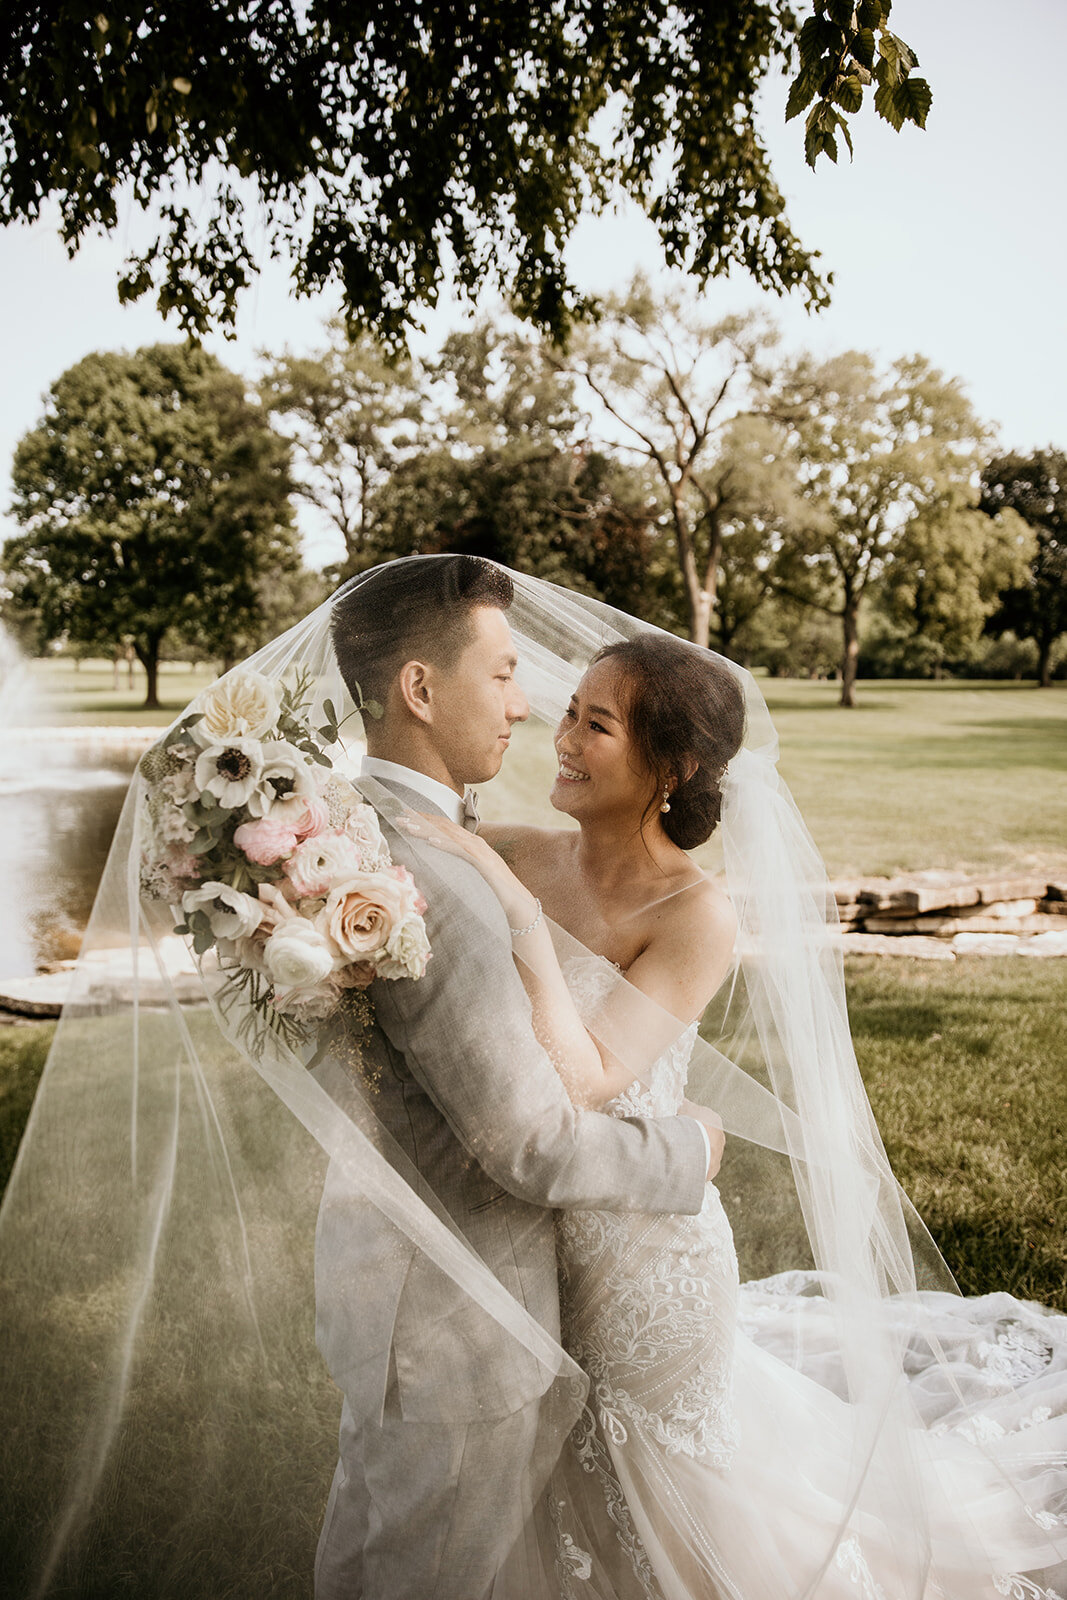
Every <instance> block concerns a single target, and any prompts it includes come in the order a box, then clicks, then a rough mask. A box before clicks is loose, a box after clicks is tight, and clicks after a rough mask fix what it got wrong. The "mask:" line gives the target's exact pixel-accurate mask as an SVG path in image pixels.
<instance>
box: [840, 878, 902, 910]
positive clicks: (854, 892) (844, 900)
mask: <svg viewBox="0 0 1067 1600" xmlns="http://www.w3.org/2000/svg"><path fill="white" fill-rule="evenodd" d="M892 881H893V880H892V879H891V878H842V879H839V880H838V881H837V882H836V883H832V884H831V885H830V889H831V891H832V893H833V896H834V899H835V900H836V901H837V903H838V905H839V906H840V905H851V904H853V903H854V902H859V903H861V904H865V905H877V904H878V901H879V900H880V899H881V897H882V895H883V894H884V893H885V891H886V890H887V889H888V888H889V886H890V884H891V883H892Z"/></svg>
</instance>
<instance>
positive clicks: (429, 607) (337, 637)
mask: <svg viewBox="0 0 1067 1600" xmlns="http://www.w3.org/2000/svg"><path fill="white" fill-rule="evenodd" d="M514 595H515V590H514V586H513V584H512V582H511V578H510V577H509V576H508V574H507V572H506V571H505V570H504V568H503V567H498V566H496V565H495V564H494V563H493V562H492V561H485V560H483V559H482V557H481V556H451V555H450V556H405V557H403V558H402V559H400V560H398V561H390V562H388V563H386V565H385V566H382V567H379V568H378V569H377V570H376V571H375V572H373V573H372V574H368V576H367V577H366V578H364V579H363V580H362V581H361V580H360V579H355V580H354V581H353V583H352V586H351V587H350V588H345V589H342V590H340V591H339V593H338V595H337V597H336V598H335V600H334V605H333V615H332V618H331V623H330V629H331V634H332V638H333V647H334V653H335V654H336V656H337V664H338V666H339V667H340V669H341V676H342V677H343V678H344V680H345V683H346V684H347V685H348V688H349V691H350V692H351V694H352V697H353V699H354V700H355V701H356V703H357V705H358V704H359V696H360V694H362V697H363V699H364V700H377V701H378V702H379V703H380V704H382V705H384V704H385V702H386V700H387V698H388V695H389V690H390V688H391V686H392V684H393V681H394V680H395V678H396V676H397V674H398V673H399V671H400V669H401V667H403V666H404V664H405V662H407V661H427V662H430V663H431V664H432V665H433V666H436V667H440V668H441V669H442V670H443V671H445V672H448V671H450V670H451V668H452V667H454V666H455V664H456V662H457V661H458V660H459V658H460V656H461V655H462V654H463V651H464V649H465V648H466V646H467V644H468V643H469V641H470V638H471V619H472V615H473V613H474V612H475V611H476V610H477V609H478V607H479V606H496V607H497V609H498V610H500V611H506V610H507V609H508V607H509V606H510V605H511V602H512V600H513V598H514ZM357 691H358V692H357Z"/></svg>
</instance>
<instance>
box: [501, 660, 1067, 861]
mask: <svg viewBox="0 0 1067 1600" xmlns="http://www.w3.org/2000/svg"><path fill="white" fill-rule="evenodd" d="M761 687H762V688H763V690H764V692H765V694H766V696H767V701H768V704H769V706H770V710H771V714H772V716H773V718H774V721H775V724H776V726H777V729H778V737H779V742H780V747H781V757H780V768H781V772H782V774H783V776H784V778H785V780H786V782H787V783H788V784H789V786H790V788H791V790H792V792H793V796H794V798H795V799H796V802H797V804H798V806H799V807H800V811H801V814H802V816H803V817H804V820H805V822H806V823H807V825H808V827H809V828H810V829H811V832H812V834H813V835H814V838H815V842H816V844H817V845H818V846H819V849H820V850H821V851H822V854H823V856H824V858H825V860H826V863H827V866H828V867H829V870H830V872H831V874H832V875H834V876H836V877H846V876H850V875H852V874H868V873H870V874H875V873H889V874H892V873H896V872H904V871H913V870H915V869H918V868H923V867H965V868H968V869H972V868H973V869H974V870H976V871H986V872H988V871H990V870H998V871H999V870H1004V871H1007V870H1012V869H1017V870H1020V871H1022V870H1024V869H1028V868H1030V867H1036V868H1038V869H1039V870H1041V871H1046V870H1047V871H1049V872H1050V873H1055V872H1064V873H1067V685H1063V686H1060V685H1057V686H1056V687H1055V688H1053V689H1036V688H1033V687H1032V686H1028V685H1025V684H1022V685H1021V684H1014V683H1013V684H978V685H976V684H957V683H917V682H907V683H903V682H901V683H869V684H866V683H864V684H861V685H860V702H861V703H860V705H859V706H857V707H856V708H855V709H854V710H851V711H844V710H842V709H841V708H840V707H839V706H837V705H836V704H835V701H836V697H837V695H838V693H839V690H838V687H837V685H836V684H832V683H825V684H824V683H801V682H797V681H788V682H783V681H779V680H776V679H763V680H762V683H761ZM512 746H513V747H512V751H511V753H510V755H509V756H508V759H507V761H506V762H505V764H504V768H503V770H502V772H501V774H500V777H499V778H497V779H496V780H495V781H494V782H493V783H492V784H490V785H489V786H488V787H487V788H486V789H485V790H483V791H482V806H481V809H482V814H483V815H484V816H486V817H488V818H491V819H494V820H495V819H498V818H499V819H504V818H510V819H517V820H519V821H527V822H541V823H546V824H548V825H558V822H559V818H558V816H557V814H556V813H555V812H553V811H552V810H551V809H550V808H549V806H548V805H547V802H546V800H545V799H544V796H546V795H547V794H548V790H549V788H550V787H551V783H552V777H553V774H554V772H555V759H554V756H553V751H552V742H551V737H550V734H549V732H548V730H547V729H545V728H544V727H543V726H530V725H528V726H527V727H525V728H522V729H520V730H518V731H517V732H516V734H515V736H514V737H513V741H512ZM696 859H697V860H698V861H700V863H701V865H702V866H705V867H708V868H710V869H712V870H714V869H715V867H716V866H717V864H718V860H719V849H718V845H717V843H716V841H715V840H712V842H711V843H710V844H709V845H707V846H705V847H704V848H703V849H702V850H700V851H697V852H696Z"/></svg>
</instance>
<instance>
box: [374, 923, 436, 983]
mask: <svg viewBox="0 0 1067 1600" xmlns="http://www.w3.org/2000/svg"><path fill="white" fill-rule="evenodd" d="M429 959H430V941H429V939H428V938H427V937H426V924H425V922H423V920H422V918H421V917H420V916H419V915H418V914H417V913H415V912H413V913H412V914H411V915H410V916H408V917H405V918H404V921H403V922H402V923H401V924H400V926H399V928H397V930H396V932H395V933H394V934H393V937H392V938H391V939H390V940H389V943H388V944H387V945H386V947H385V953H384V955H383V956H381V958H380V959H379V960H378V962H377V964H376V970H377V975H378V977H379V978H421V977H422V975H423V973H424V972H425V971H426V963H427V962H428V961H429Z"/></svg>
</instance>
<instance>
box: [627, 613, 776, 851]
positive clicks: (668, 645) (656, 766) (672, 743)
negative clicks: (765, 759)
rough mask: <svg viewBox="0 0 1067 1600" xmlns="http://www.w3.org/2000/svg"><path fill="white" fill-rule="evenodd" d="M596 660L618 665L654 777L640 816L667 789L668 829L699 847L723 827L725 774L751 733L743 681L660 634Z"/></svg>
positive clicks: (634, 730) (679, 841) (634, 731)
mask: <svg viewBox="0 0 1067 1600" xmlns="http://www.w3.org/2000/svg"><path fill="white" fill-rule="evenodd" d="M596 659H597V661H613V662H614V663H615V664H616V666H617V667H618V668H619V669H620V672H621V675H622V680H623V694H624V697H625V700H626V710H627V723H628V727H629V733H630V737H631V739H632V740H633V742H634V744H635V745H636V747H637V750H638V753H639V755H640V756H641V758H642V759H643V761H644V763H645V765H646V766H647V767H648V769H649V771H650V772H651V773H652V774H653V776H654V777H655V779H656V794H655V795H654V796H653V798H652V800H651V801H650V802H649V806H648V810H647V811H646V812H645V815H644V818H643V819H642V820H643V821H644V822H647V821H648V819H649V818H650V817H651V816H652V815H654V813H655V812H656V810H657V809H658V807H659V804H660V801H661V800H662V798H663V790H664V787H667V788H669V789H670V790H671V796H670V806H671V809H670V810H669V811H665V812H664V813H663V814H662V817H661V821H662V823H663V828H664V831H665V833H666V835H667V837H668V839H670V840H672V841H673V843H674V844H676V845H678V846H679V847H680V848H681V849H682V850H693V849H695V848H696V846H697V845H698V844H703V843H704V841H705V840H706V839H710V838H711V835H712V834H713V833H714V832H715V829H716V828H717V827H718V824H719V819H720V817H721V815H722V779H723V775H724V774H725V772H726V767H727V763H728V762H729V761H730V760H732V758H733V757H734V756H735V755H736V754H737V752H738V750H740V748H741V743H742V741H743V739H744V737H745V697H744V692H743V690H742V688H741V684H740V682H739V681H738V679H737V678H736V676H735V675H734V674H733V673H732V672H731V671H730V669H729V667H726V666H724V665H723V664H722V662H721V661H720V660H719V659H718V657H716V656H714V655H711V654H710V653H709V652H707V651H702V650H699V649H697V648H696V646H694V645H691V644H685V643H683V642H682V640H681V639H672V638H670V637H669V636H667V635H664V634H661V633H650V634H644V635H642V636H641V637H640V638H637V639H626V640H623V641H621V642H620V643H618V644H609V645H608V646H607V647H606V648H605V649H603V650H601V651H600V653H599V655H598V656H597V657H596Z"/></svg>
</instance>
